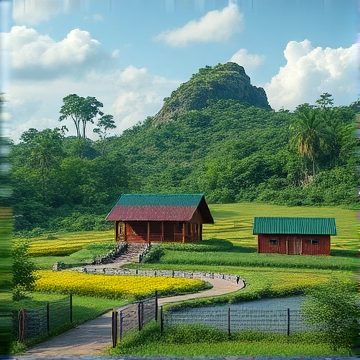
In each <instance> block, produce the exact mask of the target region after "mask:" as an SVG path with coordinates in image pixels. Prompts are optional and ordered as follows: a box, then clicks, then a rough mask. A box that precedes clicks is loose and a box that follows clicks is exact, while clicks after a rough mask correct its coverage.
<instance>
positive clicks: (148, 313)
mask: <svg viewBox="0 0 360 360" xmlns="http://www.w3.org/2000/svg"><path fill="white" fill-rule="evenodd" d="M157 319H158V295H157V292H156V293H155V297H153V298H149V299H146V300H142V301H138V302H136V303H134V304H129V305H127V306H125V307H122V308H119V309H114V310H113V312H112V321H111V337H112V344H113V347H116V345H117V344H118V342H119V341H122V340H123V338H124V336H126V335H128V334H130V333H133V332H135V331H141V330H142V329H143V327H144V326H145V325H146V324H148V323H149V322H150V321H152V320H155V321H157Z"/></svg>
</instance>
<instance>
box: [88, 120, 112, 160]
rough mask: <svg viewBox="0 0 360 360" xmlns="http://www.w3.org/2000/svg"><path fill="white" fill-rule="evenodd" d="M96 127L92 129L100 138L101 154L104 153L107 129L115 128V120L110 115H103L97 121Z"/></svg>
mask: <svg viewBox="0 0 360 360" xmlns="http://www.w3.org/2000/svg"><path fill="white" fill-rule="evenodd" d="M97 126H98V127H97V128H95V129H94V130H93V132H94V133H96V134H98V135H99V137H100V139H101V140H102V146H101V154H102V155H105V150H106V143H105V141H106V136H107V135H108V130H110V129H115V128H116V125H115V121H114V117H113V116H112V115H103V116H102V117H101V118H100V119H99V121H98V122H97Z"/></svg>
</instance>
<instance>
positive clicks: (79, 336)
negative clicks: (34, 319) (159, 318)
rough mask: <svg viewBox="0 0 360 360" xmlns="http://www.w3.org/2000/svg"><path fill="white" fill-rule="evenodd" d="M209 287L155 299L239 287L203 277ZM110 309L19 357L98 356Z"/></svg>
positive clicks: (106, 339)
mask: <svg viewBox="0 0 360 360" xmlns="http://www.w3.org/2000/svg"><path fill="white" fill-rule="evenodd" d="M205 280H206V281H208V282H209V283H211V284H212V285H213V288H212V289H209V290H206V291H203V292H200V293H195V294H187V295H180V296H172V297H167V298H161V299H159V305H164V304H167V303H171V302H175V301H183V300H188V299H195V298H201V297H209V296H216V295H223V294H227V293H230V292H234V291H237V290H239V289H240V287H239V285H238V284H236V283H233V282H230V281H225V280H221V279H208V278H206V279H205ZM111 313H112V312H111V311H110V312H107V313H106V314H104V315H102V316H99V317H98V318H96V319H94V320H90V321H87V322H86V323H83V324H81V325H79V326H77V327H76V328H74V329H71V330H69V331H67V332H65V333H63V334H61V335H58V336H56V337H54V338H52V339H50V340H47V341H45V342H43V343H41V344H38V345H36V346H34V347H33V348H31V349H30V350H29V351H27V353H26V354H25V356H22V357H17V358H19V359H20V358H22V359H24V360H25V359H29V360H30V359H34V358H47V359H50V358H51V359H53V358H56V357H58V358H64V357H68V356H77V357H80V356H101V355H102V354H103V349H105V348H107V347H110V346H111Z"/></svg>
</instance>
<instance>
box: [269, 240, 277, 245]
mask: <svg viewBox="0 0 360 360" xmlns="http://www.w3.org/2000/svg"><path fill="white" fill-rule="evenodd" d="M277 244H278V241H277V240H274V239H271V240H270V245H277Z"/></svg>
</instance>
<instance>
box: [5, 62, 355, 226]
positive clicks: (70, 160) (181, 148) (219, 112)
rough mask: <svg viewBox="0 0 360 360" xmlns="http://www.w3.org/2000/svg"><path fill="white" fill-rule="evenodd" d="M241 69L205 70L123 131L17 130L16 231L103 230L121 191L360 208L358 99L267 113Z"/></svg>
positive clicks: (325, 99) (323, 100)
mask: <svg viewBox="0 0 360 360" xmlns="http://www.w3.org/2000/svg"><path fill="white" fill-rule="evenodd" d="M239 68H240V69H239ZM242 71H243V68H242V67H239V66H238V65H236V64H233V63H228V64H225V65H221V66H220V65H217V66H215V67H206V68H204V69H200V71H199V73H198V74H195V75H193V76H192V78H191V79H190V80H189V81H188V82H187V83H186V84H182V85H181V86H180V87H179V89H178V90H177V91H175V92H173V93H172V94H171V96H170V97H169V98H166V99H165V101H164V107H163V109H161V111H160V112H159V113H158V114H157V115H156V116H155V117H148V118H147V119H146V120H144V121H143V122H141V123H139V124H137V125H136V126H134V127H132V128H131V129H128V130H126V131H124V132H123V134H121V135H118V136H113V137H107V136H106V130H107V129H108V128H106V126H105V125H103V127H101V123H100V122H99V123H98V124H100V125H99V126H100V128H99V130H98V131H97V133H98V134H99V136H100V139H99V140H97V141H92V140H89V139H87V138H86V137H82V136H77V137H75V136H70V135H71V134H68V133H67V132H66V129H65V128H62V129H60V128H55V129H46V130H44V131H38V130H36V129H30V130H28V131H27V132H25V133H23V135H22V137H21V142H20V143H19V144H17V145H12V146H11V153H10V162H11V164H12V167H11V173H10V177H11V185H12V188H13V197H12V206H13V209H14V213H15V219H16V221H15V230H16V231H32V233H36V232H40V231H42V229H45V230H46V229H47V230H49V229H51V230H55V229H59V228H61V229H66V230H77V229H80V230H86V229H89V230H90V229H93V228H95V229H99V228H102V227H104V226H105V225H104V222H103V219H104V217H105V216H106V214H107V213H108V212H109V211H110V210H111V207H112V206H113V204H114V203H115V202H116V200H117V199H118V197H119V196H120V195H121V193H124V192H171V193H173V192H176V193H179V192H180V193H192V192H196V193H204V194H205V196H206V199H207V201H208V202H210V203H211V202H216V203H228V202H240V201H259V202H268V203H276V204H286V205H290V206H291V205H331V206H332V205H334V206H336V205H341V206H355V205H356V202H357V197H356V187H357V185H358V183H357V177H356V174H355V162H356V159H357V157H356V155H355V148H356V142H355V136H354V129H355V115H356V106H355V104H349V106H342V107H335V106H334V105H333V99H332V96H331V95H330V94H327V93H325V94H323V95H321V96H320V97H319V100H318V101H317V102H316V103H315V104H299V106H298V107H297V109H296V111H294V112H289V111H287V110H282V111H273V110H272V109H271V108H270V106H268V102H267V98H266V94H265V92H264V91H263V89H258V88H255V89H254V88H253V87H251V85H250V80H249V81H248V82H247V86H245V87H244V86H243V85H241V84H243V82H241V81H240V80H239V79H240V78H242V79H247V78H248V77H247V75H246V74H245V72H243V73H242ZM240 73H241V76H240V75H239V74H240ZM198 84H200V85H199V86H197V85H198ZM227 85H228V88H226V87H227ZM234 89H237V90H236V91H235V90H234ZM187 91H188V92H187ZM92 99H93V98H92ZM259 99H260V100H259ZM190 100H191V101H190ZM259 101H260V103H259ZM254 104H255V105H257V106H254ZM179 109H180V110H179ZM106 116H108V117H109V115H105V116H103V118H102V119H103V120H104V118H105V120H107V121H108V120H109V118H106ZM104 123H105V124H108V126H110V125H111V124H110V123H109V122H107V123H106V122H104ZM109 124H110V125H109ZM113 127H114V126H113ZM34 229H35V230H34Z"/></svg>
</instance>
